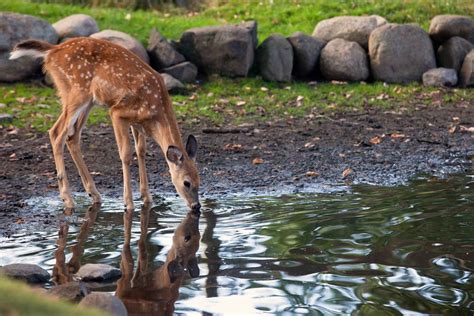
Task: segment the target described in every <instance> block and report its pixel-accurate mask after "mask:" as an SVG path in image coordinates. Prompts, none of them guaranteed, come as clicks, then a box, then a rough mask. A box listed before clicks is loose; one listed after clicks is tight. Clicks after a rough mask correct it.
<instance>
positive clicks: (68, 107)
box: [49, 93, 91, 208]
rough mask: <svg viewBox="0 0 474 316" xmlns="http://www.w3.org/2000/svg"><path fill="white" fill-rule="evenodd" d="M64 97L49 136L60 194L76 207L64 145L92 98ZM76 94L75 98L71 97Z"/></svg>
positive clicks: (67, 203) (66, 204)
mask: <svg viewBox="0 0 474 316" xmlns="http://www.w3.org/2000/svg"><path fill="white" fill-rule="evenodd" d="M69 96H70V97H67V98H63V110H62V112H61V115H60V116H59V118H58V120H57V121H56V123H55V124H54V125H53V127H52V128H51V129H50V130H49V138H50V141H51V147H52V149H53V156H54V163H55V165H56V172H57V178H58V185H59V194H60V196H61V199H62V200H63V201H64V204H65V206H66V207H67V208H74V200H73V198H72V195H71V190H70V188H69V182H68V178H67V173H66V167H65V164H64V145H65V144H66V140H67V137H68V136H72V135H74V132H75V124H76V121H77V119H78V118H79V117H80V116H81V115H82V114H83V112H84V111H86V110H87V108H88V107H89V106H90V102H91V100H90V98H88V97H82V98H81V96H80V95H74V93H71V94H70V95H69ZM72 96H75V98H74V99H73V98H71V97H72Z"/></svg>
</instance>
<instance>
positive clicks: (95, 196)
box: [66, 101, 101, 203]
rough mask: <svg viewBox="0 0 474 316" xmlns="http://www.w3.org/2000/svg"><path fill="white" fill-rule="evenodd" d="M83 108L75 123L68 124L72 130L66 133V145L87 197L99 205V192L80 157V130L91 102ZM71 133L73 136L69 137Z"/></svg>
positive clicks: (87, 114)
mask: <svg viewBox="0 0 474 316" xmlns="http://www.w3.org/2000/svg"><path fill="white" fill-rule="evenodd" d="M84 106H85V109H84V110H82V111H81V112H80V114H79V115H78V116H77V119H76V121H75V122H72V121H71V122H70V124H72V128H70V130H69V132H68V137H67V140H66V144H67V147H68V149H69V152H70V153H71V157H72V160H73V161H74V163H75V164H76V167H77V171H78V172H79V175H80V176H81V181H82V184H83V186H84V189H85V190H86V192H87V193H88V194H89V196H90V197H92V200H93V202H94V203H100V202H101V198H100V194H99V191H97V188H96V186H95V183H94V180H93V179H92V176H91V174H90V172H89V169H88V168H87V166H86V163H85V161H84V158H83V157H82V150H81V133H82V128H83V127H84V125H85V124H86V122H87V118H88V117H89V112H90V110H91V108H92V102H90V101H89V104H85V105H84ZM71 133H73V134H72V135H71Z"/></svg>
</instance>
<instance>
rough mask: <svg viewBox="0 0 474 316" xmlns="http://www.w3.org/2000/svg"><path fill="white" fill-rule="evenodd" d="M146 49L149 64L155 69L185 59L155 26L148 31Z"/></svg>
mask: <svg viewBox="0 0 474 316" xmlns="http://www.w3.org/2000/svg"><path fill="white" fill-rule="evenodd" d="M147 51H148V55H149V56H150V65H151V66H152V67H153V68H155V69H156V70H161V69H163V68H166V67H170V66H173V65H176V64H179V63H182V62H184V61H185V59H184V56H183V55H181V54H180V53H179V52H178V51H177V50H176V49H174V47H173V46H172V45H171V44H170V43H169V42H168V41H167V40H166V38H165V37H164V36H162V35H161V34H160V32H158V31H157V30H156V29H155V28H153V29H152V30H151V32H150V37H149V39H148V48H147Z"/></svg>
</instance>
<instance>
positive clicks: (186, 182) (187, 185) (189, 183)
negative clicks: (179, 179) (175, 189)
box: [184, 181, 191, 189]
mask: <svg viewBox="0 0 474 316" xmlns="http://www.w3.org/2000/svg"><path fill="white" fill-rule="evenodd" d="M184 186H185V187H186V188H188V189H189V188H190V187H191V182H189V181H184Z"/></svg>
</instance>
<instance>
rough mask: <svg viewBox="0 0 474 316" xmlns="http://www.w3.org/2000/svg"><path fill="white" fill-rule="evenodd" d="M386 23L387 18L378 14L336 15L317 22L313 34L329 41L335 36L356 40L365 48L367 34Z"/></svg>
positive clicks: (367, 38)
mask: <svg viewBox="0 0 474 316" xmlns="http://www.w3.org/2000/svg"><path fill="white" fill-rule="evenodd" d="M385 24H387V20H385V19H384V18H383V17H381V16H378V15H371V16H337V17H334V18H331V19H327V20H322V21H321V22H319V23H318V24H317V25H316V27H315V29H314V32H313V36H314V37H317V38H319V39H322V40H323V41H326V42H329V41H331V40H333V39H335V38H342V39H345V40H348V41H352V42H357V43H359V45H361V46H362V47H364V48H365V49H367V46H368V42H369V36H370V33H372V31H373V30H375V29H376V28H377V27H379V26H382V25H385Z"/></svg>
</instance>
